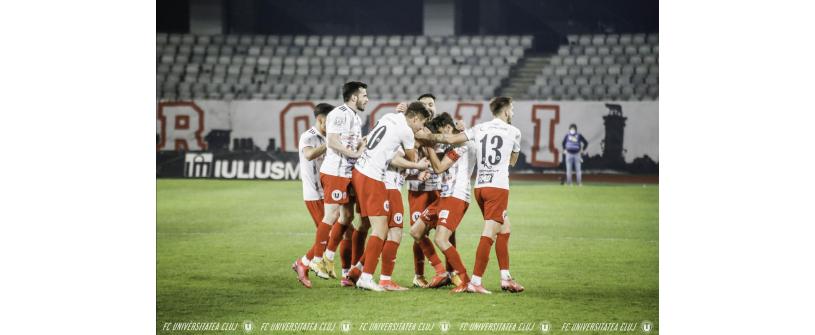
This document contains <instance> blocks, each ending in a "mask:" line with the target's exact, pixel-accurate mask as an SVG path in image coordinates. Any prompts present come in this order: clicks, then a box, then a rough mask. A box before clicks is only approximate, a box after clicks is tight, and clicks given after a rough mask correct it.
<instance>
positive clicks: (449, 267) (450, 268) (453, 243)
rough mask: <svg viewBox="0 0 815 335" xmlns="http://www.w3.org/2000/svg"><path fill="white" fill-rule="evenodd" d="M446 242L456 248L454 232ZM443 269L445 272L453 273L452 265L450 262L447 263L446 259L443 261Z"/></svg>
mask: <svg viewBox="0 0 815 335" xmlns="http://www.w3.org/2000/svg"><path fill="white" fill-rule="evenodd" d="M448 240H449V241H450V244H452V245H453V246H454V247H455V246H456V232H453V234H451V235H450V238H449V239H448ZM445 258H446V257H445ZM444 267H445V268H446V269H447V272H453V270H454V268H453V265H452V264H450V261H448V260H447V259H445V260H444Z"/></svg>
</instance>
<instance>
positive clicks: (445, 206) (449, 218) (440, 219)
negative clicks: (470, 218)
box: [436, 197, 470, 231]
mask: <svg viewBox="0 0 815 335" xmlns="http://www.w3.org/2000/svg"><path fill="white" fill-rule="evenodd" d="M469 206H470V204H469V203H468V202H466V201H464V200H461V199H459V198H456V197H445V198H441V200H439V203H438V205H437V209H438V214H437V215H436V216H437V219H436V223H437V225H439V226H444V227H445V228H447V229H449V230H450V231H456V228H458V225H459V224H460V223H461V220H463V219H464V213H466V212H467V207H469Z"/></svg>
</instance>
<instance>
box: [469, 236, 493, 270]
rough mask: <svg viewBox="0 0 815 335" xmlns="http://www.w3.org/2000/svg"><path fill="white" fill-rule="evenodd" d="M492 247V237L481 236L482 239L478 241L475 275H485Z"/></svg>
mask: <svg viewBox="0 0 815 335" xmlns="http://www.w3.org/2000/svg"><path fill="white" fill-rule="evenodd" d="M491 247H492V239H491V238H489V237H486V236H481V241H479V242H478V249H477V250H476V252H475V268H474V269H473V275H475V276H479V277H483V276H484V271H486V270H487V262H489V260H490V248H491Z"/></svg>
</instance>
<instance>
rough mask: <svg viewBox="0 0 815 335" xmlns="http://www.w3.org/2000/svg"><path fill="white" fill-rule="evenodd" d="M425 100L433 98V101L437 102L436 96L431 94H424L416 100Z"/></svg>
mask: <svg viewBox="0 0 815 335" xmlns="http://www.w3.org/2000/svg"><path fill="white" fill-rule="evenodd" d="M424 98H431V99H433V101H436V96H435V95H433V94H431V93H425V94H422V95H420V96H419V97H418V98H416V100H422V99H424Z"/></svg>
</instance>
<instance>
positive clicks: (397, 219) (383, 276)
mask: <svg viewBox="0 0 815 335" xmlns="http://www.w3.org/2000/svg"><path fill="white" fill-rule="evenodd" d="M388 201H389V202H390V215H389V216H388V235H387V239H386V240H385V245H384V246H383V247H382V271H381V272H380V275H379V286H382V288H384V289H386V290H388V291H405V290H407V288H404V287H402V286H400V285H399V284H397V283H396V281H394V280H393V279H392V278H391V276H392V275H393V268H394V267H395V266H396V254H397V252H398V250H399V244H400V243H401V242H402V227H403V226H402V223H403V219H404V218H403V216H404V212H405V209H404V206H403V205H402V193H401V192H399V190H388Z"/></svg>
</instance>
